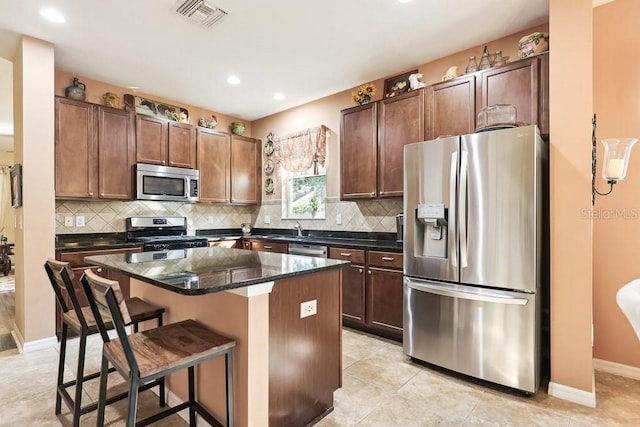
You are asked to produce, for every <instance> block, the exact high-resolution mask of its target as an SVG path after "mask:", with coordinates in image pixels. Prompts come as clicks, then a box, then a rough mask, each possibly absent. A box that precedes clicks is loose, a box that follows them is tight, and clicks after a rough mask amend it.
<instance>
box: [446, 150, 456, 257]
mask: <svg viewBox="0 0 640 427" xmlns="http://www.w3.org/2000/svg"><path fill="white" fill-rule="evenodd" d="M457 171H458V152H457V151H456V152H455V153H452V154H451V169H450V172H449V226H448V230H449V242H450V245H449V248H450V249H449V252H450V257H451V265H452V266H454V267H457V266H458V243H457V240H458V239H456V227H455V221H456V215H457V213H456V212H457V205H458V202H457V201H456V175H457V173H456V172H457Z"/></svg>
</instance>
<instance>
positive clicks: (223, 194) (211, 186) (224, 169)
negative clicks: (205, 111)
mask: <svg viewBox="0 0 640 427" xmlns="http://www.w3.org/2000/svg"><path fill="white" fill-rule="evenodd" d="M230 144H231V137H230V136H229V134H227V133H224V132H218V131H214V130H208V129H203V128H198V132H197V150H198V151H197V156H196V158H197V159H198V161H197V165H198V168H197V169H198V170H199V171H200V202H208V203H229V193H230V173H229V172H230V171H229V159H230V155H231V153H230V146H231V145H230Z"/></svg>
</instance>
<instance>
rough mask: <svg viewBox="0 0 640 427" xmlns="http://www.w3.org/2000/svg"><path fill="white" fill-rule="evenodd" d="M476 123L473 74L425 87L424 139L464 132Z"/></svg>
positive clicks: (474, 80)
mask: <svg viewBox="0 0 640 427" xmlns="http://www.w3.org/2000/svg"><path fill="white" fill-rule="evenodd" d="M475 123H476V76H475V75H470V76H465V77H461V78H458V79H455V80H450V81H446V82H442V83H438V84H435V85H433V86H429V87H428V88H427V129H426V133H425V139H426V140H429V139H435V138H438V137H440V136H449V135H465V134H468V133H471V132H473V130H474V129H475Z"/></svg>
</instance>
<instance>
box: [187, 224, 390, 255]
mask: <svg viewBox="0 0 640 427" xmlns="http://www.w3.org/2000/svg"><path fill="white" fill-rule="evenodd" d="M196 234H197V235H199V236H203V237H207V238H209V239H210V240H228V239H240V238H246V239H260V240H269V241H280V242H286V243H309V244H317V245H328V246H340V247H347V248H357V249H368V250H382V251H392V252H402V242H398V241H396V234H395V233H367V232H361V231H325V230H308V231H305V232H304V234H305V235H304V236H301V237H298V236H297V231H296V230H289V229H272V228H254V229H253V230H251V234H243V233H242V232H241V231H240V230H239V229H211V230H198V231H197V232H196Z"/></svg>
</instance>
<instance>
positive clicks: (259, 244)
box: [251, 240, 289, 254]
mask: <svg viewBox="0 0 640 427" xmlns="http://www.w3.org/2000/svg"><path fill="white" fill-rule="evenodd" d="M251 250H254V251H263V252H278V253H281V254H286V253H287V252H288V250H289V245H288V244H286V243H274V242H263V241H260V240H252V241H251Z"/></svg>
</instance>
